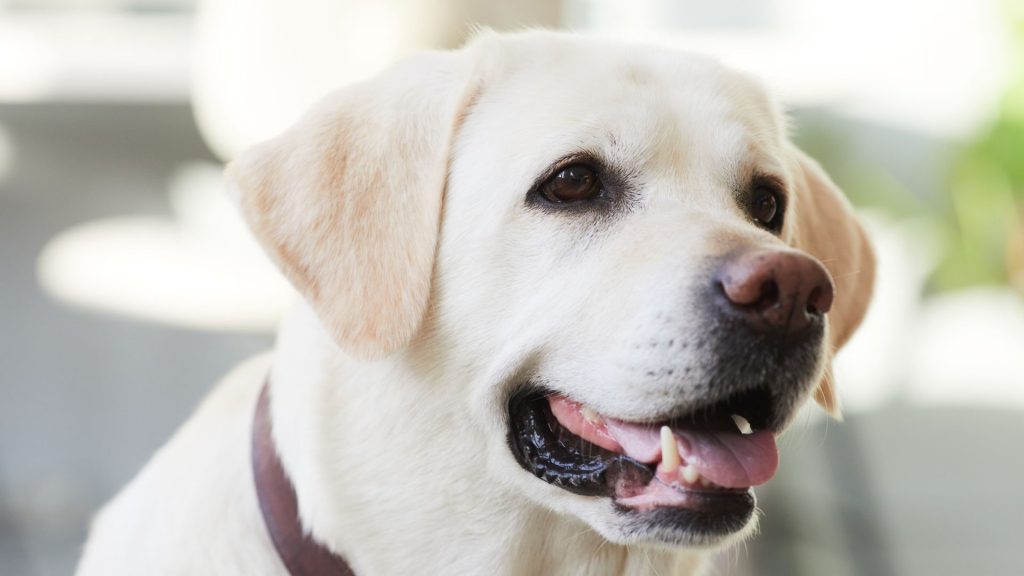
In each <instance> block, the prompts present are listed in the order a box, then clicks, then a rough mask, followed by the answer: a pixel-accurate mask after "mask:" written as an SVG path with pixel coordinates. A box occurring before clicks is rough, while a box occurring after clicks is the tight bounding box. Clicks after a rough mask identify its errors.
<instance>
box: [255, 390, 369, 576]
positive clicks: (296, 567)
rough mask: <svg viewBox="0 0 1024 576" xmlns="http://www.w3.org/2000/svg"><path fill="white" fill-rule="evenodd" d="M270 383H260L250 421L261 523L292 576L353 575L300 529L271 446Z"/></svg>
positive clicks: (291, 492) (292, 489) (290, 491)
mask: <svg viewBox="0 0 1024 576" xmlns="http://www.w3.org/2000/svg"><path fill="white" fill-rule="evenodd" d="M269 388H270V386H269V383H265V384H263V389H262V390H261V391H260V399H259V401H258V402H257V403H256V413H255V415H254V416H253V421H252V473H253V479H254V480H255V481H256V498H257V499H258V500H259V503H260V511H262V512H263V522H264V524H266V526H267V532H269V533H270V539H271V540H272V541H273V542H274V548H276V549H277V555H278V556H280V557H281V561H282V562H284V565H285V568H287V569H288V573H289V574H291V576H355V574H354V573H353V572H352V568H350V567H349V565H348V563H347V562H345V560H344V559H343V558H342V557H341V556H338V555H337V554H334V553H333V552H331V551H330V550H328V549H327V547H326V546H324V545H323V544H320V543H319V542H317V541H316V540H313V538H312V536H310V535H309V534H308V533H307V532H305V531H304V530H303V529H302V523H301V521H300V520H299V512H298V505H297V503H296V500H295V487H294V486H292V483H291V481H290V480H289V479H288V476H287V474H286V473H285V471H284V468H283V467H281V460H280V458H278V456H277V450H276V449H275V448H274V438H273V436H272V434H271V422H270V397H269V394H268V389H269Z"/></svg>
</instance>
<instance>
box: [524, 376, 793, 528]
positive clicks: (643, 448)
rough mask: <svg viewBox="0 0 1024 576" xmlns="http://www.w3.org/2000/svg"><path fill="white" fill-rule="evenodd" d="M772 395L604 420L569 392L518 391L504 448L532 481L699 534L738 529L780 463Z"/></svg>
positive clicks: (756, 393)
mask: <svg viewBox="0 0 1024 576" xmlns="http://www.w3.org/2000/svg"><path fill="white" fill-rule="evenodd" d="M772 406H773V404H772V401H771V396H770V393H769V392H768V391H767V390H764V389H754V390H749V391H745V392H742V393H738V394H735V395H733V396H730V397H729V398H726V399H724V400H721V401H718V402H715V403H713V404H710V405H707V406H702V407H699V408H698V409H696V410H693V411H692V412H691V413H689V414H687V415H685V416H682V417H677V418H672V419H669V420H665V421H662V422H644V423H640V422H627V421H623V420H619V419H616V418H610V417H605V416H603V415H601V414H599V413H597V412H595V411H593V410H591V409H589V408H588V407H586V406H584V405H582V404H580V403H579V402H576V401H573V400H571V399H569V398H567V397H566V396H563V395H559V394H553V393H549V392H543V391H538V390H532V391H524V392H522V393H520V394H517V395H515V396H514V397H513V398H512V399H511V400H510V402H509V416H510V429H509V444H510V447H511V449H512V452H513V454H514V455H515V457H516V459H517V460H518V462H519V464H520V465H521V466H522V467H523V468H524V469H526V470H527V471H528V472H530V473H532V474H533V475H534V476H536V477H538V478H540V479H542V480H544V481H546V482H548V483H550V484H553V485H555V486H558V487H560V488H563V489H565V490H567V491H569V492H572V493H575V494H580V495H585V496H599V497H602V496H603V497H610V498H611V499H612V500H613V502H614V503H615V505H616V507H617V509H619V510H620V511H622V512H624V513H632V514H637V515H642V516H650V517H652V518H656V520H657V523H658V524H661V525H665V524H666V523H667V524H670V525H671V527H674V528H681V529H685V530H688V531H696V532H699V533H701V534H703V535H724V534H729V533H732V532H736V531H738V530H740V529H742V528H743V527H744V526H745V525H746V524H747V522H748V521H749V520H750V517H751V515H752V514H753V510H754V497H753V494H752V492H751V490H750V488H751V487H753V486H757V485H759V484H763V483H765V482H767V481H768V480H769V479H771V477H772V476H773V475H774V474H775V471H776V469H777V467H778V451H777V449H776V445H775V435H774V434H773V432H772V431H771V430H768V429H765V428H766V427H767V426H768V425H770V424H769V423H773V422H776V421H777V418H776V417H775V416H776V415H775V414H774V413H773V410H774V409H773V408H772Z"/></svg>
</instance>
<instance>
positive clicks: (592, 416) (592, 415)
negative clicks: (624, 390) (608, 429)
mask: <svg viewBox="0 0 1024 576" xmlns="http://www.w3.org/2000/svg"><path fill="white" fill-rule="evenodd" d="M580 413H581V414H583V417H584V418H586V420H587V422H590V423H591V424H597V423H598V422H600V421H601V417H600V416H598V415H597V412H594V409H593V408H591V407H590V406H584V407H582V408H580Z"/></svg>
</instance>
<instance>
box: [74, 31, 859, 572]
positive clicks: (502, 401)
mask: <svg viewBox="0 0 1024 576" xmlns="http://www.w3.org/2000/svg"><path fill="white" fill-rule="evenodd" d="M228 173H229V177H230V180H231V182H232V184H233V188H234V190H235V192H236V193H237V195H238V200H239V203H240V205H241V209H242V212H243V213H244V215H245V218H246V219H247V220H248V222H249V224H250V225H251V227H252V229H253V231H254V232H255V234H256V236H257V238H258V239H259V240H260V242H261V243H262V244H263V246H264V247H265V248H266V249H267V251H268V252H269V253H270V254H271V255H272V257H273V258H274V259H275V261H276V262H277V263H278V264H279V266H280V267H281V269H282V271H283V272H284V273H285V274H286V275H287V277H288V278H289V279H290V280H291V281H292V282H293V283H294V285H295V286H296V287H297V288H298V289H299V291H300V292H301V293H302V294H303V295H304V297H305V302H304V304H302V305H300V306H299V307H298V308H297V309H296V310H295V312H294V314H292V315H291V316H290V317H289V318H287V319H286V321H285V322H284V324H283V326H282V329H281V332H280V336H279V340H278V344H277V347H276V350H275V351H274V353H273V354H272V355H267V356H264V357H261V358H258V359H255V360H252V361H250V362H248V363H246V364H245V365H243V366H242V367H240V368H238V369H237V370H236V371H235V372H233V373H232V374H231V375H229V376H228V377H227V379H226V380H225V381H224V382H223V383H221V384H220V385H219V386H218V388H217V389H216V391H214V392H213V394H212V395H211V396H210V397H209V398H208V399H207V400H206V401H205V402H204V404H203V405H202V407H201V408H200V409H199V410H198V412H197V413H196V414H195V416H193V417H192V419H191V420H190V421H189V422H188V423H187V424H186V425H185V426H184V427H183V428H182V430H181V431H180V432H178V434H177V435H175V437H174V438H173V439H172V440H171V441H170V443H169V444H168V445H167V446H166V447H164V448H163V449H161V450H160V451H159V452H158V453H157V454H156V456H155V457H154V458H153V460H152V461H151V462H150V463H149V464H148V465H147V466H146V468H145V469H144V470H143V471H142V472H141V473H140V474H139V476H138V477H137V478H136V479H135V480H133V481H132V482H131V484H129V485H128V487H127V488H125V490H124V491H123V492H122V493H121V494H120V495H119V496H118V497H117V498H116V499H114V501H113V502H111V503H110V504H109V505H108V506H107V507H106V508H105V509H104V510H103V511H102V513H101V514H100V515H99V516H98V518H97V519H96V521H95V524H94V526H93V529H92V534H91V537H90V539H89V542H88V544H87V546H86V550H85V554H84V557H83V559H82V562H81V565H80V567H79V573H80V574H82V575H83V576H85V575H93V574H100V575H110V574H220V575H224V574H248V575H256V574H283V573H284V571H285V568H284V566H283V564H282V562H281V560H280V558H279V556H278V554H277V552H276V551H275V549H274V546H273V544H272V543H271V541H270V539H269V537H268V536H267V527H266V525H265V522H264V519H263V517H262V516H261V514H260V509H259V507H258V506H257V501H256V497H255V493H254V488H253V477H252V472H251V466H250V452H249V441H250V433H251V426H252V419H253V411H254V406H255V403H256V399H257V395H258V394H259V392H260V390H261V388H262V386H263V384H264V381H265V380H266V379H267V376H268V374H269V381H270V383H271V384H270V386H271V387H270V391H271V397H272V402H271V408H270V414H271V418H272V421H273V429H274V432H273V438H274V444H275V445H276V446H277V451H278V452H279V454H280V457H281V461H282V462H283V467H284V469H285V470H286V471H287V474H288V476H289V477H290V478H291V480H292V483H293V484H294V487H295V490H296V492H297V495H298V510H299V516H300V518H301V523H302V525H303V526H304V527H305V529H306V530H307V531H308V532H309V533H310V534H311V535H312V537H313V538H314V539H315V540H316V541H318V542H320V543H322V544H323V545H324V546H325V547H326V548H328V549H330V550H332V551H334V552H336V553H338V554H340V555H342V556H344V558H345V559H346V560H347V561H348V563H349V564H350V565H351V567H352V568H353V569H354V571H355V573H356V574H359V575H361V576H362V575H374V574H385V575H389V574H403V575H404V574H531V575H532V574H647V573H658V574H692V573H696V572H698V571H699V570H700V567H701V565H702V558H703V557H704V556H705V555H706V554H707V550H709V549H714V548H717V547H720V546H724V545H728V544H729V543H731V542H734V541H736V540H737V539H738V538H741V537H743V536H745V535H748V534H750V533H751V532H752V530H753V528H754V524H755V522H756V515H755V514H754V513H753V509H754V500H753V496H752V492H751V490H750V487H751V486H754V485H756V484H760V483H763V482H764V481H766V480H768V479H769V478H770V477H771V475H772V474H773V473H774V472H775V466H776V464H777V452H776V449H775V437H776V436H777V435H778V434H779V433H780V432H781V431H782V430H783V429H784V427H785V426H786V424H787V423H788V422H789V420H790V419H791V416H792V415H793V412H794V411H795V410H796V408H797V407H798V406H799V405H800V404H801V403H803V402H804V401H805V400H806V399H807V398H808V397H810V396H812V395H814V397H815V398H816V399H817V400H818V402H819V403H821V404H822V405H823V406H824V407H825V408H826V409H827V410H828V411H829V412H831V413H832V414H837V413H838V411H837V403H836V397H835V392H834V390H833V388H832V385H831V383H830V379H829V376H828V374H829V370H828V366H829V362H830V360H831V355H832V353H833V352H834V351H835V350H837V349H838V348H839V347H840V346H841V345H842V344H843V343H844V342H845V341H846V340H847V338H848V337H849V336H850V335H851V333H852V332H853V330H854V329H855V328H856V326H857V325H858V323H859V322H860V320H861V318H862V316H863V314H864V311H865V307H866V305H867V302H868V300H869V297H870V293H871V285H872V281H873V275H874V262H873V258H872V254H871V250H870V247H869V245H868V242H867V240H866V238H865V237H864V234H863V232H862V230H861V228H860V226H859V225H858V223H857V222H856V220H855V219H854V217H853V215H852V213H851V210H850V207H849V205H848V204H847V202H846V200H845V199H844V198H843V196H842V194H841V193H840V192H839V190H837V189H836V187H835V186H834V185H833V184H832V183H831V182H830V181H829V179H828V178H827V176H825V175H824V174H823V173H822V171H821V170H820V168H818V166H817V165H816V164H815V163H814V162H813V161H812V160H810V159H808V158H807V157H806V156H804V155H803V154H802V153H801V152H800V151H798V150H797V149H796V148H795V147H793V146H792V145H791V144H790V143H789V142H788V140H787V134H786V124H785V120H784V118H783V117H782V115H781V114H780V112H779V110H778V108H777V106H776V105H775V104H774V103H773V102H772V101H771V100H770V99H769V98H768V97H767V96H766V95H765V94H764V93H763V91H762V90H761V89H760V88H759V87H758V86H757V85H756V84H755V83H754V82H752V81H751V80H749V79H748V78H746V77H744V76H742V75H739V74H737V73H734V72H731V71H729V70H726V69H724V68H723V67H721V66H720V65H718V64H716V63H715V62H714V61H712V60H710V59H707V58H704V57H699V56H694V55H690V54H681V53H677V52H672V51H668V50H663V49H659V48H654V47H646V46H622V45H613V44H606V43H603V42H598V41H594V40H587V39H580V38H577V37H572V36H568V35H562V34H555V33H547V32H528V33H521V34H515V35H500V34H495V33H490V32H484V33H481V34H480V35H479V37H477V38H476V39H475V40H474V41H472V42H471V43H470V44H468V45H467V46H466V47H464V48H463V49H461V50H458V51H453V52H438V53H427V54H423V55H420V56H417V57H414V58H412V59H410V60H408V61H406V62H404V63H401V64H399V65H397V66H395V67H393V68H391V69H390V70H388V71H386V72H385V73H383V74H381V75H380V76H378V77H376V78H375V79H373V80H370V81H369V82H366V83H362V84H359V85H355V86H351V87H348V88H346V89H344V90H342V91H340V92H338V93H337V94H335V95H333V96H331V97H329V98H328V99H326V100H325V101H324V102H322V103H321V104H319V105H318V106H317V107H316V108H315V109H314V110H312V111H311V112H310V113H309V114H308V115H306V116H305V117H304V118H303V119H302V120H301V121H300V122H299V123H298V124H297V125H296V126H295V127H294V128H292V129H291V130H289V131H288V132H286V133H285V134H283V135H282V136H280V137H278V138H276V139H274V140H272V141H270V142H267V143H265V144H263V145H261V146H258V147H256V148H255V149H253V150H252V151H250V152H248V153H247V154H244V155H243V156H242V157H241V158H240V159H238V160H237V161H236V162H234V163H233V164H232V165H231V166H230V168H229V171H228ZM826 312H827V314H826Z"/></svg>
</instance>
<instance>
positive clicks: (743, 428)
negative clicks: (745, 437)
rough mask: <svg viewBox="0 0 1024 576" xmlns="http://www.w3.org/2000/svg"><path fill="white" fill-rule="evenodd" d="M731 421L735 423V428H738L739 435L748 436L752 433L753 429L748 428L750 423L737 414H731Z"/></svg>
mask: <svg viewBox="0 0 1024 576" xmlns="http://www.w3.org/2000/svg"><path fill="white" fill-rule="evenodd" d="M732 421H733V422H735V423H736V427H737V428H739V430H740V434H750V433H752V432H753V431H754V429H753V428H751V427H750V422H747V419H746V418H744V417H743V416H740V415H739V414H733V415H732Z"/></svg>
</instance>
